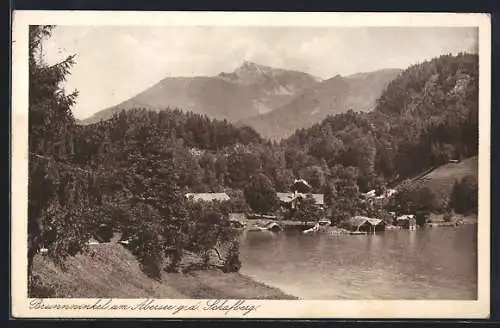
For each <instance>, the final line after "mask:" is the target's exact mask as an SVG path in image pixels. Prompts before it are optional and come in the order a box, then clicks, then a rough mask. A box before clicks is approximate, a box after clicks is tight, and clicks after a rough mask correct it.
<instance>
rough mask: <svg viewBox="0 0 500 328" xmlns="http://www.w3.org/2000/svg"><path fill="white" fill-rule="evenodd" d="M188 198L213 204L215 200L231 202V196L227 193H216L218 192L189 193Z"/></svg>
mask: <svg viewBox="0 0 500 328" xmlns="http://www.w3.org/2000/svg"><path fill="white" fill-rule="evenodd" d="M186 197H187V198H192V199H193V200H194V201H200V200H201V201H205V202H211V201H214V200H218V201H225V200H229V199H230V198H229V196H228V195H227V194H226V193H225V192H221V193H216V192H208V193H189V194H186Z"/></svg>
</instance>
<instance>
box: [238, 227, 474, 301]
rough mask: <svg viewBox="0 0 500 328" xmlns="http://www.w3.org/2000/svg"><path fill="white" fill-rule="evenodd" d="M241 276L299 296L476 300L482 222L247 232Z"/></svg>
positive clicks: (317, 298) (242, 249) (242, 247)
mask: <svg viewBox="0 0 500 328" xmlns="http://www.w3.org/2000/svg"><path fill="white" fill-rule="evenodd" d="M241 259H242V262H243V267H242V268H241V273H242V274H244V275H247V276H249V277H252V278H254V279H255V280H258V281H260V282H262V283H265V284H268V285H270V286H274V287H277V288H280V289H281V290H283V291H284V292H285V293H288V294H290V295H294V296H297V297H299V298H302V299H310V300H313V299H316V300H328V299H330V300H333V299H440V300H459V299H464V300H465V299H466V300H474V299H477V225H476V224H470V225H462V226H458V227H434V228H424V229H421V230H417V231H408V230H393V231H385V232H381V233H377V234H376V235H358V236H355V235H329V234H316V235H302V234H300V233H298V232H286V233H281V234H272V233H270V232H246V233H245V235H244V237H243V242H242V246H241Z"/></svg>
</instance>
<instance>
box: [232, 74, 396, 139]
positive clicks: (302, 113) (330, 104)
mask: <svg viewBox="0 0 500 328" xmlns="http://www.w3.org/2000/svg"><path fill="white" fill-rule="evenodd" d="M400 72H401V70H399V69H384V70H379V71H375V72H370V73H358V74H355V75H351V76H347V77H342V76H340V75H337V76H335V77H333V78H331V79H328V80H325V81H323V82H321V83H320V84H318V85H316V86H313V87H311V88H309V89H307V90H304V91H303V92H302V93H301V94H300V95H298V96H297V97H296V98H294V99H293V100H292V101H291V102H289V103H288V104H285V105H283V106H282V107H279V108H276V109H275V110H273V111H271V112H269V113H266V114H263V115H258V116H255V117H252V118H249V119H245V120H242V121H241V122H240V124H242V125H248V126H251V127H253V128H254V129H255V130H256V131H257V132H259V133H260V134H261V135H262V136H263V137H267V138H271V139H282V138H286V137H288V136H290V135H291V134H292V133H293V132H294V131H295V130H297V129H301V128H307V127H310V126H312V125H313V124H315V123H318V122H320V121H321V120H323V119H324V118H325V117H327V116H328V115H335V114H339V113H343V112H346V111H347V110H349V109H353V110H355V111H370V110H372V109H373V108H374V106H375V103H376V100H377V98H378V97H379V96H380V95H381V94H382V91H383V90H384V89H385V87H386V86H387V84H388V83H389V82H390V81H391V80H393V79H394V78H395V77H396V76H397V75H398V74H399V73H400Z"/></svg>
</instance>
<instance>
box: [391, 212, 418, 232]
mask: <svg viewBox="0 0 500 328" xmlns="http://www.w3.org/2000/svg"><path fill="white" fill-rule="evenodd" d="M396 224H397V225H398V226H399V227H401V228H403V229H410V230H416V229H417V220H416V219H415V215H413V214H408V215H401V216H398V217H397V218H396Z"/></svg>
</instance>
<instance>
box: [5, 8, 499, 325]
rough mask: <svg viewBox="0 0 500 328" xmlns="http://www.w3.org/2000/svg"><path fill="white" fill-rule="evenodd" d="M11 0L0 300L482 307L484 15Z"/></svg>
mask: <svg viewBox="0 0 500 328" xmlns="http://www.w3.org/2000/svg"><path fill="white" fill-rule="evenodd" d="M23 14H24V16H23ZM29 14H30V13H29V12H26V13H23V12H18V13H17V15H18V16H17V17H19V20H17V21H16V14H15V15H14V19H13V21H14V23H13V24H14V33H13V56H12V57H13V83H14V85H13V96H12V102H13V109H12V110H13V115H12V117H13V124H12V127H13V134H12V136H13V139H12V140H13V141H12V142H13V155H12V156H13V159H12V174H13V177H12V179H13V180H14V179H15V178H16V176H17V177H18V178H19V179H24V180H18V181H26V185H25V186H24V187H23V186H17V187H16V188H18V189H15V190H14V189H13V192H12V197H13V200H12V203H13V206H14V207H16V208H17V209H18V212H17V213H18V214H19V216H15V217H14V216H13V217H12V225H13V236H14V238H13V239H14V240H13V244H12V252H11V254H13V256H12V258H13V259H12V261H13V263H12V265H13V280H12V284H13V293H14V291H19V293H17V292H16V295H15V296H14V295H13V299H14V298H15V299H16V300H17V305H18V307H19V309H20V310H19V311H21V310H22V311H26V313H28V312H29V313H30V314H32V315H33V316H42V317H46V316H50V315H51V312H52V315H54V316H58V315H55V313H57V312H54V311H55V310H61V311H62V312H64V311H69V312H67V313H68V314H69V313H70V312H71V311H73V312H71V313H74V312H80V314H78V315H80V316H81V315H82V314H81V313H82V309H83V310H86V311H90V312H89V313H90V314H88V316H92V311H95V312H96V315H97V316H120V314H123V313H126V315H127V316H134V312H135V313H136V315H143V316H148V314H147V313H151V315H150V317H155V316H172V315H177V316H189V317H193V316H195V317H196V316H201V317H203V316H212V317H213V316H220V317H225V316H226V317H228V316H229V317H235V316H236V317H238V316H243V317H245V316H247V317H252V316H254V317H259V316H261V317H273V316H276V317H279V316H288V317H290V316H300V317H318V316H323V317H325V315H326V317H328V316H331V317H345V316H354V317H362V316H369V317H377V316H387V317H391V315H395V316H403V315H404V313H407V314H408V313H409V312H407V311H409V310H408V309H411V308H413V309H414V310H415V311H416V312H415V313H419V315H422V316H425V313H427V312H425V311H427V310H421V311H422V312H418V306H417V305H415V306H414V307H413V306H412V305H411V304H413V303H412V302H416V303H415V304H421V305H422V304H423V303H427V309H431V310H429V311H431V312H432V311H438V309H436V308H435V309H434V310H432V304H434V303H431V302H433V301H437V302H441V301H445V302H452V303H450V304H451V305H449V306H448V307H446V306H444V307H441V308H447V309H448V310H443V311H444V312H446V311H448V312H446V313H448V315H454V316H460V315H464V316H469V317H470V316H483V317H485V316H487V315H488V313H489V242H490V241H489V220H490V217H489V132H488V131H489V130H488V129H489V127H486V128H483V126H482V125H481V129H480V124H486V125H489V115H490V107H489V97H490V94H489V90H490V89H489V80H488V77H489V75H484V74H489V65H490V62H489V60H490V58H489V56H490V54H489V42H490V40H489V39H485V38H484V35H486V37H489V34H488V33H489V30H488V29H489V20H488V17H487V16H482V15H463V16H460V15H459V16H458V17H453V16H446V14H443V17H439V16H438V17H436V16H432V15H430V16H429V17H428V21H426V20H425V17H426V16H425V15H423V16H419V15H415V20H414V21H413V22H414V23H415V24H408V19H405V18H404V17H401V18H398V17H399V16H398V14H390V15H389V14H380V16H379V15H377V14H372V15H369V16H366V17H364V18H363V15H362V14H359V15H360V17H359V19H358V20H356V19H354V20H352V19H349V17H350V16H348V14H340V13H337V14H334V15H337V16H335V17H336V18H338V20H337V21H336V22H337V23H336V24H332V23H328V22H331V21H332V18H330V17H328V15H326V14H324V15H325V16H326V17H324V19H323V20H321V17H320V16H317V17H315V16H307V14H305V15H304V16H303V17H304V20H303V23H302V24H300V23H298V22H300V20H297V19H292V16H293V14H292V13H290V14H289V15H290V16H291V17H290V19H289V20H287V21H286V16H287V15H288V14H285V13H283V14H282V16H279V17H275V18H276V19H273V18H270V17H268V18H266V16H265V15H263V17H262V18H261V19H258V17H259V16H258V14H255V15H253V16H252V15H251V14H250V13H248V14H245V13H240V14H236V13H233V15H234V16H231V13H225V14H223V13H221V16H220V19H217V17H218V16H217V15H216V14H215V13H213V14H214V16H210V13H207V14H206V15H204V14H203V13H198V16H196V17H198V18H199V19H198V20H196V19H193V22H192V23H189V24H188V23H186V20H184V19H183V17H184V16H182V15H188V14H187V13H184V14H181V13H177V14H175V13H169V14H167V13H163V14H165V15H166V16H164V17H165V18H164V19H163V20H162V18H161V17H162V16H151V19H148V16H145V14H147V13H144V14H143V15H142V16H141V15H139V14H138V13H137V15H138V16H137V17H141V19H137V20H133V19H130V20H129V22H127V17H128V18H131V17H134V16H132V15H133V13H128V16H123V18H122V19H121V20H120V18H119V16H117V15H114V14H115V13H109V14H108V15H109V17H108V18H105V17H106V16H103V15H97V14H96V15H95V16H91V13H86V14H83V13H78V12H73V13H71V14H70V13H66V14H65V13H64V12H59V13H58V14H55V13H53V15H52V16H51V15H50V14H48V13H47V14H43V13H41V12H34V13H32V14H33V16H30V15H29ZM79 14H81V16H80V15H79ZM161 14H162V13H157V15H161ZM194 14H195V13H193V15H194ZM84 15H85V16H84ZM176 15H177V16H176ZM342 15H345V18H344V21H343V20H342V18H343V17H344V16H342ZM384 15H385V16H384ZM407 15H410V14H407ZM113 17H114V18H113ZM176 17H178V19H176ZM280 17H281V18H280ZM298 17H301V16H300V15H299V16H298ZM383 17H385V18H383ZM155 18H156V20H155ZM193 18H194V17H193ZM231 18H232V19H231ZM240 18H241V19H240ZM336 18H335V19H336ZM391 18H394V19H393V20H391ZM459 18H463V20H462V22H461V20H460V19H459ZM77 19H80V20H77ZM92 19H94V22H93V20H92ZM210 19H211V20H210ZM224 19H226V20H224ZM252 19H253V20H252ZM280 19H281V20H280ZM377 19H378V20H377ZM211 21H212V24H210V22H211ZM273 21H274V22H278V23H276V24H272V22H273ZM308 21H311V22H312V23H311V24H306V23H305V22H308ZM18 22H22V23H19V25H18V26H19V29H18V31H17V32H16V23H18ZM148 22H149V23H148ZM176 22H177V23H176ZM178 22H183V23H178ZM217 22H218V23H217ZM221 22H226V24H222V23H221ZM252 22H254V23H253V24H252ZM294 22H295V23H294ZM314 22H316V23H314ZM342 22H345V23H344V24H342ZM356 22H359V23H356ZM363 22H365V24H366V25H362V23H363ZM377 22H378V23H377ZM384 22H385V23H386V24H382V23H384ZM439 22H441V24H440V23H439ZM485 28H486V29H485ZM484 31H485V32H484ZM481 33H483V34H481ZM485 33H486V34H485ZM481 35H483V37H481ZM16 37H17V38H16ZM21 38H22V39H21ZM481 38H482V39H481ZM480 40H481V41H480ZM481 42H483V43H481ZM16 67H19V70H17V71H16ZM480 68H481V70H480ZM483 76H484V79H486V83H485V82H484V81H485V80H482V79H483ZM483 90H484V92H485V93H483ZM15 92H19V94H17V93H15ZM484 116H486V118H484ZM483 131H484V133H483ZM480 133H483V134H481V135H480ZM16 156H17V157H16ZM480 173H481V174H480ZM16 174H17V175H16ZM484 174H486V176H484ZM14 202H15V203H14ZM485 205H486V206H485ZM14 211H15V210H14ZM21 215H24V218H23V217H22V216H21ZM481 245H482V246H481ZM15 254H17V256H14V255H15ZM14 262H16V263H14ZM14 284H15V285H16V286H19V287H15V286H14ZM121 300H123V301H121ZM165 300H168V302H167V301H165ZM346 300H349V301H358V302H360V303H359V304H360V305H359V306H357V309H356V306H355V305H347V303H346V302H343V301H346ZM276 301H278V302H276ZM281 301H283V302H281ZM308 301H315V302H312V303H308ZM366 301H369V302H370V303H363V302H366ZM384 301H393V302H394V301H398V302H401V303H395V304H396V305H394V303H383V302H384ZM422 301H425V302H422ZM464 301H469V302H471V303H470V304H476V305H477V306H476V307H474V306H473V305H470V306H469V305H467V304H468V303H467V302H466V303H464ZM68 302H69V303H68ZM374 302H380V303H374ZM419 302H420V303H419ZM453 302H456V303H453ZM65 304H66V305H65ZM68 304H69V305H68ZM71 304H72V305H71ZM280 304H283V305H281V306H280ZM285 304H291V305H290V307H288V308H285ZM308 304H310V305H308ZM352 304H355V303H352ZM397 304H400V305H399V306H398V305H397ZM436 304H439V303H436ZM453 304H455V305H453ZM351 306H352V307H353V308H351V309H350V308H349V307H351ZM423 306H425V304H423ZM434 307H435V306H434ZM313 308H315V309H313ZM294 309H295V310H294ZM370 309H371V310H373V312H368V313H367V311H369V310H370ZM118 310H120V311H121V312H123V313H121V312H118ZM337 310H338V312H336V311H337ZM127 311H128V312H127ZM259 311H260V312H261V313H259ZM391 311H393V312H391ZM410 311H411V310H410ZM62 312H61V313H62ZM137 312H139V313H137ZM153 312H154V313H153ZM293 312H295V313H293ZM431 312H429V313H431ZM19 313H21V312H19ZM415 313H414V314H415ZM432 313H434V314H433V315H434V316H439V314H436V312H432ZM446 313H444V314H443V315H446ZM61 315H62V314H61ZM413 317H414V315H413Z"/></svg>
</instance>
